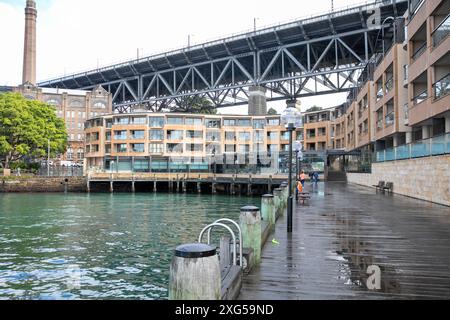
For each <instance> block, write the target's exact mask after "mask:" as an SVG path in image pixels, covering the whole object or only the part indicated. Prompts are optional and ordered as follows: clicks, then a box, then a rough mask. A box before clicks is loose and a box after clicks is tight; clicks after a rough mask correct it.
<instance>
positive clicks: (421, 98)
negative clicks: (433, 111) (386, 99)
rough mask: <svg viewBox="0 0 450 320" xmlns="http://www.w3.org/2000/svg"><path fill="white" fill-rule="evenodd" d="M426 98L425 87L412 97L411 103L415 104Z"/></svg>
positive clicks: (426, 91)
mask: <svg viewBox="0 0 450 320" xmlns="http://www.w3.org/2000/svg"><path fill="white" fill-rule="evenodd" d="M427 99H428V90H427V89H425V90H424V91H422V92H421V93H419V94H418V95H416V96H415V97H414V98H412V101H413V104H414V105H416V104H419V103H422V102H424V101H425V100H427Z"/></svg>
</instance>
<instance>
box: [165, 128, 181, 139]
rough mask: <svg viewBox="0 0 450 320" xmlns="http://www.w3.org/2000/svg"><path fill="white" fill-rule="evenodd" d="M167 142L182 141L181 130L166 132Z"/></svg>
mask: <svg viewBox="0 0 450 320" xmlns="http://www.w3.org/2000/svg"><path fill="white" fill-rule="evenodd" d="M167 139H168V140H183V130H168V131H167Z"/></svg>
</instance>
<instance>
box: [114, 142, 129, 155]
mask: <svg viewBox="0 0 450 320" xmlns="http://www.w3.org/2000/svg"><path fill="white" fill-rule="evenodd" d="M116 152H117V153H125V152H127V144H126V143H121V144H116Z"/></svg>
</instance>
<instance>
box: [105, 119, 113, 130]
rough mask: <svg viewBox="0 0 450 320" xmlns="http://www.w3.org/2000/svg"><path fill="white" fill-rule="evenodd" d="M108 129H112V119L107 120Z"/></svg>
mask: <svg viewBox="0 0 450 320" xmlns="http://www.w3.org/2000/svg"><path fill="white" fill-rule="evenodd" d="M106 128H109V129H111V128H112V120H111V119H108V120H106Z"/></svg>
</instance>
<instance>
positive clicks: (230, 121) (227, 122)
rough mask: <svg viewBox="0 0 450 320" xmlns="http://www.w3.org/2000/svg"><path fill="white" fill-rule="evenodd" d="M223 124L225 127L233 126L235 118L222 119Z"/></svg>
mask: <svg viewBox="0 0 450 320" xmlns="http://www.w3.org/2000/svg"><path fill="white" fill-rule="evenodd" d="M223 125H224V126H226V127H233V126H235V125H236V120H235V119H224V120H223Z"/></svg>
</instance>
